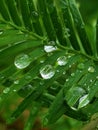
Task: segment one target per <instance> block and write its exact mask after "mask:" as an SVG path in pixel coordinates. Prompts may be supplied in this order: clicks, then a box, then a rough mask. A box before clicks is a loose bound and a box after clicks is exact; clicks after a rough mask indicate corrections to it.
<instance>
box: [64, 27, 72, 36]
mask: <svg viewBox="0 0 98 130" xmlns="http://www.w3.org/2000/svg"><path fill="white" fill-rule="evenodd" d="M63 30H64V34H65V36H66V37H70V29H69V28H65V29H63Z"/></svg>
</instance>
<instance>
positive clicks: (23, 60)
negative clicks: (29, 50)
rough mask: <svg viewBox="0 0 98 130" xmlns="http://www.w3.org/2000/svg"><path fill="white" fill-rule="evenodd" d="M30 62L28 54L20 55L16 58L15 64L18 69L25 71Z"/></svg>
mask: <svg viewBox="0 0 98 130" xmlns="http://www.w3.org/2000/svg"><path fill="white" fill-rule="evenodd" d="M30 62H31V59H30V57H29V56H28V55H27V54H20V55H18V56H16V58H15V61H14V64H15V66H16V67H17V68H18V69H24V68H26V67H27V66H29V64H30Z"/></svg>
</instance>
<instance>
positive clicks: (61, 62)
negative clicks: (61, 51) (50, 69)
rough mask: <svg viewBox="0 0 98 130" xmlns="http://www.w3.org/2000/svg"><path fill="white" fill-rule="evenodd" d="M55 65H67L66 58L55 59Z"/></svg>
mask: <svg viewBox="0 0 98 130" xmlns="http://www.w3.org/2000/svg"><path fill="white" fill-rule="evenodd" d="M57 63H58V65H60V66H64V65H66V64H67V58H66V56H61V57H59V58H58V59H57Z"/></svg>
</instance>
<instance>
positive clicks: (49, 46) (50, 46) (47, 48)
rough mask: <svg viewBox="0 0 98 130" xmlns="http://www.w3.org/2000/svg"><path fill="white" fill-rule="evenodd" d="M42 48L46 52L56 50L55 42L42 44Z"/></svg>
mask: <svg viewBox="0 0 98 130" xmlns="http://www.w3.org/2000/svg"><path fill="white" fill-rule="evenodd" d="M44 50H45V52H47V53H49V52H52V51H55V50H57V47H56V46H55V42H54V41H50V42H49V43H48V44H47V45H45V46H44Z"/></svg>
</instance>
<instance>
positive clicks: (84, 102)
mask: <svg viewBox="0 0 98 130" xmlns="http://www.w3.org/2000/svg"><path fill="white" fill-rule="evenodd" d="M89 102H90V100H89V97H88V94H86V95H84V96H82V97H81V98H80V99H79V106H78V108H82V107H84V106H86V105H87V104H88V103H89Z"/></svg>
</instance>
